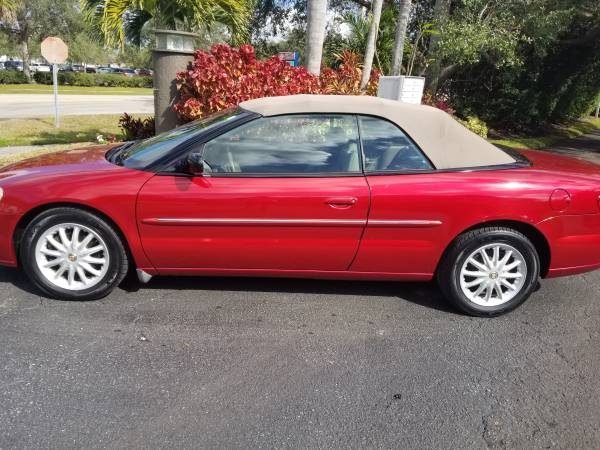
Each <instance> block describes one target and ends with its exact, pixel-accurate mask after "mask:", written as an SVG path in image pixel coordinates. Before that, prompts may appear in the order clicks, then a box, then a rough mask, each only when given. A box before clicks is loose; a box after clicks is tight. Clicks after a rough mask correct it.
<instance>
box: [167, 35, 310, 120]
mask: <svg viewBox="0 0 600 450" xmlns="http://www.w3.org/2000/svg"><path fill="white" fill-rule="evenodd" d="M176 81H177V89H178V90H179V97H180V101H179V102H177V103H176V104H175V107H174V108H175V111H176V112H177V114H178V115H179V117H180V118H181V119H183V120H187V121H189V120H194V119H198V118H200V117H202V116H204V115H207V114H210V113H213V112H216V111H220V110H222V109H226V108H230V107H232V106H236V105H238V104H239V103H241V102H243V101H245V100H249V99H252V98H258V97H271V96H276V95H290V94H301V93H318V92H319V91H320V87H319V79H318V77H316V76H315V75H311V74H310V73H308V71H307V70H306V69H305V68H304V67H292V66H290V65H289V64H288V63H287V62H285V61H282V60H281V59H279V58H277V57H272V58H270V59H267V60H258V59H256V55H255V54H254V48H253V47H252V46H250V45H242V46H240V48H239V49H235V48H231V47H229V46H228V45H225V44H218V45H214V46H213V47H212V48H211V50H210V51H209V52H207V51H203V50H198V51H197V52H196V54H195V58H194V61H193V63H192V67H191V69H190V70H188V71H185V72H180V73H178V74H177V78H176Z"/></svg>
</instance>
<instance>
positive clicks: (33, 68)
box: [29, 63, 52, 72]
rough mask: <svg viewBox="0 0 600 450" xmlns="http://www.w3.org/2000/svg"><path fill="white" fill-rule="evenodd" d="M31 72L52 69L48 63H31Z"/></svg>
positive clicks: (49, 70)
mask: <svg viewBox="0 0 600 450" xmlns="http://www.w3.org/2000/svg"><path fill="white" fill-rule="evenodd" d="M29 70H30V71H31V72H51V71H52V69H51V67H50V66H49V65H48V64H39V63H31V64H30V65H29Z"/></svg>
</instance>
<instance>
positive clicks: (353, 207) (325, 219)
mask: <svg viewBox="0 0 600 450" xmlns="http://www.w3.org/2000/svg"><path fill="white" fill-rule="evenodd" d="M368 209H369V188H368V185H367V183H366V180H365V178H364V177H363V176H348V177H327V178H320V177H305V178H292V177H290V178H262V177H255V178H252V177H250V178H241V177H208V176H207V177H195V178H191V177H181V176H169V175H157V176H155V177H153V178H152V179H151V180H149V181H148V182H147V183H146V184H145V185H144V187H143V188H142V190H141V191H140V194H139V197H138V205H137V218H138V223H139V230H140V235H141V240H142V244H143V247H144V250H145V252H146V254H147V255H148V257H149V259H150V260H151V261H152V263H153V264H154V266H155V267H156V268H157V269H159V270H160V269H161V268H163V269H172V268H177V269H186V268H188V269H201V268H215V269H274V270H277V269H280V270H347V269H348V266H349V265H350V263H351V262H352V260H353V258H354V256H355V255H356V251H357V248H358V244H359V241H360V237H361V234H362V231H363V228H364V226H365V224H366V219H367V213H368Z"/></svg>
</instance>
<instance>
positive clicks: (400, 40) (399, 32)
mask: <svg viewBox="0 0 600 450" xmlns="http://www.w3.org/2000/svg"><path fill="white" fill-rule="evenodd" d="M411 7H412V3H411V0H401V1H400V9H399V10H398V25H397V26H396V43H395V45H394V50H393V52H392V75H394V76H398V75H400V73H401V72H402V58H403V57H404V38H405V37H406V28H407V27H408V17H409V15H410V9H411Z"/></svg>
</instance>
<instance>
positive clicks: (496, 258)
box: [437, 227, 540, 317]
mask: <svg viewBox="0 0 600 450" xmlns="http://www.w3.org/2000/svg"><path fill="white" fill-rule="evenodd" d="M496 249H498V250H496ZM496 251H497V253H496ZM484 253H485V255H487V258H488V259H487V260H486V259H485V255H484ZM504 258H508V259H507V260H506V261H505V262H504V265H502V261H503V260H504ZM489 261H491V262H489ZM484 268H485V269H486V270H483V269H484ZM484 274H485V276H484ZM471 275H472V276H471ZM539 277H540V259H539V256H538V253H537V251H536V249H535V247H534V245H533V244H532V243H531V241H530V240H529V239H527V237H526V236H525V235H523V234H522V233H519V232H518V231H516V230H513V229H511V228H505V227H486V228H480V229H477V230H473V231H469V232H466V233H464V234H462V235H460V236H459V237H458V238H456V239H455V241H454V242H453V243H452V244H451V245H450V247H449V248H448V250H447V251H446V253H445V254H444V256H443V258H442V261H441V263H440V266H439V269H438V273H437V280H438V284H439V286H440V288H441V290H442V291H443V293H444V295H445V296H446V297H447V298H448V300H449V301H450V302H451V303H452V304H453V305H454V306H456V307H457V308H458V309H460V310H461V311H463V312H465V313H467V314H469V315H472V316H479V317H493V316H499V315H501V314H504V313H507V312H509V311H511V310H513V309H515V308H516V307H517V306H519V305H520V304H521V303H523V302H524V301H525V300H527V299H528V298H529V296H530V295H531V294H532V293H533V292H534V290H535V289H536V286H537V285H538V283H539ZM480 289H483V291H481V292H479V290H480ZM499 290H500V291H499ZM488 292H490V294H488Z"/></svg>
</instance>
